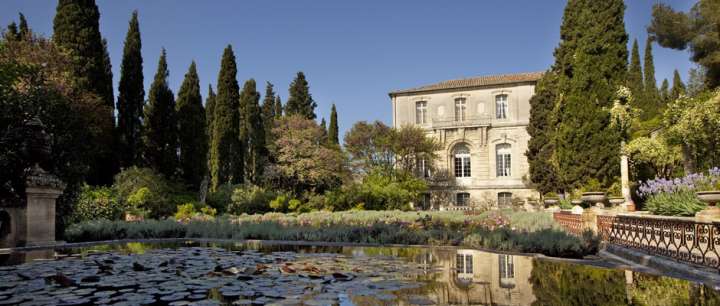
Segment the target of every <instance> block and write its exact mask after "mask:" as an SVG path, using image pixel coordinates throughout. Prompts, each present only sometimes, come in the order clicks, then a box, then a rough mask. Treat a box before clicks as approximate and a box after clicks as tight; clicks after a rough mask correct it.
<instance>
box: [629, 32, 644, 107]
mask: <svg viewBox="0 0 720 306" xmlns="http://www.w3.org/2000/svg"><path fill="white" fill-rule="evenodd" d="M643 82H644V81H643V74H642V66H640V50H639V48H638V42H637V39H635V40H634V41H633V46H632V52H631V53H630V66H629V67H628V75H627V86H628V88H629V89H630V91H631V92H632V94H633V96H634V97H636V99H635V102H636V103H638V105H636V107H642V105H640V103H641V99H640V95H641V94H642V93H643V92H644V91H645V86H644V84H643Z"/></svg>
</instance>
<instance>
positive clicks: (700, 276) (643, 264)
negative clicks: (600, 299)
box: [600, 244, 720, 288]
mask: <svg viewBox="0 0 720 306" xmlns="http://www.w3.org/2000/svg"><path fill="white" fill-rule="evenodd" d="M600 256H601V257H603V258H606V259H608V260H612V261H617V262H622V263H625V264H626V265H628V266H629V267H628V268H629V269H632V270H638V271H639V272H643V273H651V274H661V275H667V276H671V277H675V278H681V279H685V280H689V281H693V282H699V283H704V284H707V285H709V286H711V287H714V288H717V287H720V273H718V271H717V270H713V269H711V268H708V267H705V266H700V265H694V264H690V263H684V262H679V261H676V260H673V259H671V258H668V257H663V256H660V255H650V254H648V253H645V252H642V251H639V250H635V249H630V248H626V247H623V246H619V245H615V244H607V245H606V246H605V249H604V250H602V251H600Z"/></svg>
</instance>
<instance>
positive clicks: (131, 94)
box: [117, 11, 145, 167]
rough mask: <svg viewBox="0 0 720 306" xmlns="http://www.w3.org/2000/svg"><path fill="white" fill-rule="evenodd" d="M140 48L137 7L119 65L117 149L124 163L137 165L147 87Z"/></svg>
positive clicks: (128, 165) (139, 154)
mask: <svg viewBox="0 0 720 306" xmlns="http://www.w3.org/2000/svg"><path fill="white" fill-rule="evenodd" d="M141 49H142V42H141V40H140V25H139V24H138V14H137V11H134V12H133V14H132V17H131V18H130V24H129V26H128V31H127V35H126V36H125V47H124V49H123V59H122V64H121V66H120V84H119V85H118V91H119V96H118V101H117V110H118V138H119V139H118V140H119V144H118V145H119V148H118V149H119V151H120V166H122V167H130V166H134V165H138V164H139V163H140V161H141V158H142V156H141V153H142V116H143V105H144V104H145V88H144V85H143V81H144V79H143V59H142V53H141Z"/></svg>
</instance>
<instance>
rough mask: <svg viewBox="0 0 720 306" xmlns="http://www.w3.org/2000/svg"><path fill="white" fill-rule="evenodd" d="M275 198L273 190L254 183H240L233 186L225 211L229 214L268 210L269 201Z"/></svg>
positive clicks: (254, 212)
mask: <svg viewBox="0 0 720 306" xmlns="http://www.w3.org/2000/svg"><path fill="white" fill-rule="evenodd" d="M275 198H276V194H275V193H274V192H271V191H268V190H265V189H264V188H262V187H258V186H255V185H249V184H248V185H241V186H238V187H237V188H235V190H234V191H233V194H232V197H231V199H232V202H231V203H230V205H229V206H228V209H227V212H228V213H230V214H236V215H239V214H244V213H246V214H256V213H265V212H268V211H270V201H272V200H273V199H275Z"/></svg>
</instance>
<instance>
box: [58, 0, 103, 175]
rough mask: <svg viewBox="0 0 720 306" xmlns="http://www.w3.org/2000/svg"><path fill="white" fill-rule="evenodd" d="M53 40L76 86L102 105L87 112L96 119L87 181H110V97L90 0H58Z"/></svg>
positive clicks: (97, 24)
mask: <svg viewBox="0 0 720 306" xmlns="http://www.w3.org/2000/svg"><path fill="white" fill-rule="evenodd" d="M53 41H54V42H55V44H56V45H57V46H59V47H60V48H62V49H65V50H66V51H67V52H69V55H70V58H71V61H72V63H71V65H72V71H73V78H74V80H75V81H76V83H77V84H78V87H79V88H80V89H82V90H84V91H86V92H89V93H91V94H94V95H96V96H97V97H98V98H99V99H101V101H102V103H103V105H104V106H105V107H102V108H98V111H97V113H95V114H88V116H93V117H96V118H98V120H95V122H98V123H97V124H98V126H93V127H89V128H90V129H91V130H92V131H94V135H93V139H90V140H89V141H90V142H92V143H93V147H94V148H97V151H96V152H93V153H92V154H91V156H92V159H93V160H91V161H90V164H91V165H90V173H89V175H88V181H89V182H90V183H91V184H110V183H112V178H113V175H114V174H115V172H116V171H117V169H116V164H115V160H116V157H115V156H114V153H113V152H115V150H114V148H113V144H114V137H115V135H114V131H113V130H114V127H115V118H114V110H113V109H114V106H115V105H114V104H115V103H114V98H113V93H112V89H113V86H112V73H111V72H110V71H111V69H110V67H109V65H110V61H109V56H108V55H107V47H106V46H105V44H104V43H103V39H102V37H101V35H100V12H99V11H98V8H97V5H95V1H94V0H60V1H59V2H58V5H57V9H56V14H55V18H54V20H53Z"/></svg>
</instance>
